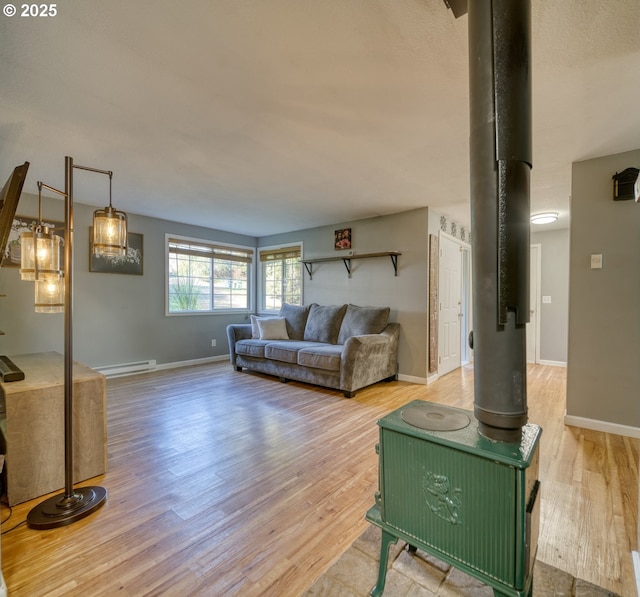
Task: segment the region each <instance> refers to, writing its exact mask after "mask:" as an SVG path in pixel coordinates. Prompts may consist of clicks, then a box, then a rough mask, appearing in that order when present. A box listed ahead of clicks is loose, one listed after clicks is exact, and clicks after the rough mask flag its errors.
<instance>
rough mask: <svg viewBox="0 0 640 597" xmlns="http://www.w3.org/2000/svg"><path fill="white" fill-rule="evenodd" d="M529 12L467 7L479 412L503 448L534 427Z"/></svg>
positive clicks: (526, 6) (497, 3)
mask: <svg viewBox="0 0 640 597" xmlns="http://www.w3.org/2000/svg"><path fill="white" fill-rule="evenodd" d="M530 13H531V7H530V2H529V0H472V1H471V2H469V3H468V18H469V83H470V124H471V134H470V165H471V231H472V234H473V311H474V331H473V340H472V342H473V348H474V371H475V376H474V377H475V408H474V411H475V416H476V418H477V419H478V422H479V428H480V432H481V433H482V434H483V435H485V436H486V437H488V438H490V439H495V440H500V441H519V440H520V434H521V428H522V426H523V425H525V423H526V422H527V378H526V338H525V326H526V323H527V321H528V320H529V215H530V207H529V176H530V170H531V165H532V159H531V154H532V150H531V70H530V64H531V60H530V37H531V17H530Z"/></svg>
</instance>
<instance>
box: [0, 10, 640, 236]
mask: <svg viewBox="0 0 640 597" xmlns="http://www.w3.org/2000/svg"><path fill="white" fill-rule="evenodd" d="M531 4H532V28H533V34H532V80H533V170H532V178H531V209H532V212H534V213H535V212H539V211H543V210H554V211H558V212H559V213H560V216H561V217H560V220H559V221H558V222H557V223H556V224H555V226H556V227H563V228H566V227H568V225H569V194H570V192H571V163H572V162H574V161H580V160H584V159H588V158H593V157H599V156H603V155H608V154H613V153H618V152H622V151H628V150H632V149H637V148H638V147H640V27H639V26H638V23H640V2H638V0H611V1H608V2H603V1H601V0H562V1H559V0H533V1H532V3H531ZM38 6H40V5H38ZM16 8H17V14H16V15H15V16H12V17H9V16H6V13H5V14H4V15H0V168H1V171H0V178H2V179H3V180H4V179H5V178H6V177H7V176H8V175H9V173H10V171H11V169H12V168H13V167H14V166H15V165H17V164H19V163H22V162H24V161H29V162H31V168H30V171H29V176H28V179H27V182H26V184H25V189H24V190H25V191H26V192H30V193H34V194H36V193H37V185H36V181H37V180H42V181H43V182H45V183H46V184H48V185H51V186H55V187H57V188H63V187H64V157H65V155H71V156H72V157H73V158H74V160H75V162H76V163H78V164H82V165H85V166H90V167H94V168H100V169H104V170H113V171H114V175H113V203H114V207H116V208H118V209H121V210H124V211H127V212H128V213H132V214H141V215H147V216H153V217H156V218H162V219H167V220H173V221H177V222H184V223H188V224H196V225H201V226H206V227H209V228H217V229H221V230H228V231H232V232H238V233H243V234H248V235H251V236H264V235H269V234H275V233H279V232H287V231H291V230H298V229H303V228H311V227H315V226H321V225H329V224H334V223H340V222H348V221H351V220H356V219H360V218H367V217H373V216H379V215H385V214H390V213H395V212H400V211H405V210H409V209H413V208H418V207H425V206H429V207H432V208H434V209H435V210H436V211H438V212H440V213H442V214H444V215H446V216H448V217H450V218H452V219H454V220H456V221H458V222H460V223H465V224H467V223H468V221H469V141H468V139H469V107H468V100H469V93H468V56H467V50H468V44H467V30H468V25H467V17H466V16H463V17H461V18H459V19H456V18H455V17H454V15H453V13H452V12H451V11H450V10H448V9H447V8H446V6H445V4H444V2H443V1H442V0H189V1H188V2H176V1H167V0H153V1H152V0H136V1H135V2H133V1H131V0H109V1H108V2H105V1H104V0H63V1H61V2H59V3H58V4H57V5H56V8H57V14H56V15H55V16H47V17H45V16H37V17H36V16H29V17H23V16H20V14H21V12H22V8H21V5H20V4H16ZM629 166H635V167H640V164H629ZM613 174H614V173H613V172H612V175H613ZM103 184H104V186H103ZM74 189H75V199H76V201H79V202H82V203H86V204H89V205H97V206H101V207H103V206H104V205H106V204H107V203H108V183H107V182H106V181H105V182H104V183H103V182H102V181H101V180H100V178H96V177H95V175H92V174H89V173H84V172H81V171H77V172H76V175H75V187H74ZM18 209H19V208H18ZM639 209H640V206H639Z"/></svg>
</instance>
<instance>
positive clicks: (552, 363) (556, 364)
mask: <svg viewBox="0 0 640 597" xmlns="http://www.w3.org/2000/svg"><path fill="white" fill-rule="evenodd" d="M538 365H550V366H551V367H566V366H567V363H566V362H565V361H542V360H540V361H538Z"/></svg>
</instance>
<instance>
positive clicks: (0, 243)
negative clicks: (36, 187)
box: [0, 162, 29, 263]
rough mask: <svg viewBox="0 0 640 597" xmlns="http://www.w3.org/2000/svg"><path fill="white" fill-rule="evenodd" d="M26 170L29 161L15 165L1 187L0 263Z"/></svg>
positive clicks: (25, 176) (5, 248)
mask: <svg viewBox="0 0 640 597" xmlns="http://www.w3.org/2000/svg"><path fill="white" fill-rule="evenodd" d="M27 170H29V162H25V163H24V164H22V166H16V167H15V168H14V169H13V172H12V173H11V176H9V178H8V179H7V182H6V183H5V185H4V187H2V193H0V263H2V259H3V257H4V252H5V251H6V250H7V243H8V242H9V234H10V233H11V225H12V224H13V218H14V216H15V215H16V208H17V207H18V201H20V195H21V194H22V187H23V186H24V181H25V179H26V178H27Z"/></svg>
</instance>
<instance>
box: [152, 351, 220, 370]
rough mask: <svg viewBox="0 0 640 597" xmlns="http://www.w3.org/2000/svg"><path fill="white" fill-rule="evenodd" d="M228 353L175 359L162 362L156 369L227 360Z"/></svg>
mask: <svg viewBox="0 0 640 597" xmlns="http://www.w3.org/2000/svg"><path fill="white" fill-rule="evenodd" d="M228 360H229V355H228V354H220V355H218V356H216V357H205V358H203V359H190V360H188V361H175V362H174V363H162V364H161V365H158V366H157V367H156V369H178V367H190V366H191V365H205V364H206V363H217V362H218V361H228Z"/></svg>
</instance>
